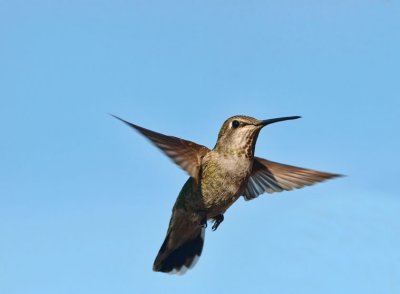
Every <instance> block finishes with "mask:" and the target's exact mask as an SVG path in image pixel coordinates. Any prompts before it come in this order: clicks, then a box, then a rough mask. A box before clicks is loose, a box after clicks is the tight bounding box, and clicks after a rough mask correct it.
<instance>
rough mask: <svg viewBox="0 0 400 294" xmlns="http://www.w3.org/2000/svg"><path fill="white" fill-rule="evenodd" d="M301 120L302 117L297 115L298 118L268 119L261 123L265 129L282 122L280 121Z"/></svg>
mask: <svg viewBox="0 0 400 294" xmlns="http://www.w3.org/2000/svg"><path fill="white" fill-rule="evenodd" d="M298 118H301V116H299V115H296V116H285V117H278V118H271V119H266V120H263V121H261V123H260V125H262V126H263V127H264V126H266V125H269V124H273V123H276V122H280V121H285V120H292V119H298Z"/></svg>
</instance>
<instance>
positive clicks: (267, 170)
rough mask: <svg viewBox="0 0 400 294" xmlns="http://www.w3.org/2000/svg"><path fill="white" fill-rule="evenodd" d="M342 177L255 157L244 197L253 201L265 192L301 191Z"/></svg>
mask: <svg viewBox="0 0 400 294" xmlns="http://www.w3.org/2000/svg"><path fill="white" fill-rule="evenodd" d="M340 176H341V175H339V174H332V173H326V172H320V171H316V170H311V169H306V168H301V167H296V166H291V165H286V164H282V163H278V162H273V161H269V160H266V159H263V158H259V157H255V158H254V163H253V170H252V172H251V175H250V178H249V181H248V183H247V186H246V188H245V190H244V193H243V196H244V198H245V199H246V200H251V199H254V198H256V197H257V196H259V195H261V194H263V193H265V192H267V193H274V192H281V191H288V190H292V189H299V188H302V187H304V186H310V185H313V184H315V183H318V182H322V181H325V180H328V179H331V178H336V177H340Z"/></svg>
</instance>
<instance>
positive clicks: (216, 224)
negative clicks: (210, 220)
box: [211, 214, 224, 231]
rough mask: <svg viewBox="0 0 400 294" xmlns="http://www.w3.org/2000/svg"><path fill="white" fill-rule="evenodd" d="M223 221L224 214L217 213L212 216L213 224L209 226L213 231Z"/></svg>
mask: <svg viewBox="0 0 400 294" xmlns="http://www.w3.org/2000/svg"><path fill="white" fill-rule="evenodd" d="M223 221H224V215H223V214H219V215H217V216H216V217H215V218H214V224H213V226H212V227H211V229H212V230H213V231H215V230H216V229H218V227H219V225H220V224H221V223H222V222H223Z"/></svg>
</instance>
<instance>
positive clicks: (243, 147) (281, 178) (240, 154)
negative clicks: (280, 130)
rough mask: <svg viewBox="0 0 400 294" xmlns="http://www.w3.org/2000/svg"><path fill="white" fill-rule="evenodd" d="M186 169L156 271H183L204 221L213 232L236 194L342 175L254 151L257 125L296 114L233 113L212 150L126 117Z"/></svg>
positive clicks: (250, 195) (193, 257)
mask: <svg viewBox="0 0 400 294" xmlns="http://www.w3.org/2000/svg"><path fill="white" fill-rule="evenodd" d="M114 117H115V118H117V119H119V120H121V121H123V122H124V123H126V124H127V125H129V126H130V127H132V128H134V129H135V130H137V131H138V132H139V133H141V134H142V135H144V136H145V137H147V138H148V139H149V140H150V141H151V142H153V143H154V144H155V145H156V146H157V147H158V148H160V149H161V150H162V151H163V152H164V153H165V154H166V155H168V156H169V157H170V158H171V159H172V160H173V161H174V162H175V163H176V164H177V165H179V166H180V167H181V168H182V169H183V170H185V171H186V172H187V173H188V174H189V176H190V177H189V179H188V180H187V181H186V183H185V184H184V185H183V187H182V190H181V191H180V193H179V195H178V198H177V199H176V202H175V204H174V206H173V209H172V216H171V219H170V222H169V226H168V230H167V236H166V237H165V240H164V242H163V244H162V245H161V248H160V250H159V252H158V255H157V257H156V259H155V261H154V265H153V270H154V271H157V272H166V273H168V272H172V273H184V272H185V271H186V270H187V269H188V268H191V267H193V266H194V264H195V262H196V261H197V259H198V258H199V257H200V255H201V252H202V249H203V244H204V235H205V229H206V227H207V221H208V220H211V221H212V222H213V226H212V230H213V231H215V230H216V229H217V228H218V226H219V225H220V224H221V222H222V221H223V220H224V213H225V211H226V210H227V209H228V208H229V207H230V206H231V205H232V204H233V203H234V202H235V201H236V200H237V199H238V198H239V197H240V196H243V197H244V199H245V200H252V199H254V198H256V197H257V196H259V195H261V194H263V193H265V192H267V193H274V192H281V191H288V190H292V189H298V188H302V187H304V186H309V185H312V184H314V183H317V182H322V181H324V180H327V179H331V178H335V177H338V176H340V175H339V174H333V173H327V172H320V171H315V170H311V169H305V168H301V167H296V166H290V165H286V164H281V163H277V162H273V161H269V160H266V159H263V158H260V157H255V156H254V149H255V145H256V141H257V137H258V134H259V133H260V131H261V129H262V128H263V127H265V126H267V125H269V124H272V123H275V122H280V121H285V120H292V119H298V118H300V116H289V117H280V118H274V119H267V120H258V119H255V118H252V117H249V116H244V115H236V116H233V117H231V118H228V119H227V120H226V121H225V122H224V124H223V125H222V127H221V130H220V132H219V134H218V140H217V143H216V144H215V146H214V148H213V149H212V150H210V149H208V148H207V147H205V146H203V145H199V144H196V143H194V142H191V141H187V140H183V139H180V138H177V137H172V136H167V135H163V134H160V133H157V132H154V131H151V130H148V129H145V128H142V127H140V126H138V125H135V124H132V123H130V122H127V121H125V120H123V119H121V118H119V117H117V116H114Z"/></svg>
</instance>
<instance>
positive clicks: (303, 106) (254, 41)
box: [0, 0, 400, 294]
mask: <svg viewBox="0 0 400 294" xmlns="http://www.w3.org/2000/svg"><path fill="white" fill-rule="evenodd" d="M399 15H400V4H399V2H398V1H383V0H366V1H365V0H364V1H361V0H350V1H349V0H346V1H345V0H339V1H317V0H308V1H305V0H304V1H303V0H302V1H294V0H292V1H289V0H280V1H215V0H214V1H152V0H146V1H144V0H143V1H124V0H114V1H94V0H79V1H61V0H60V1H44V0H37V1H19V0H15V1H4V0H2V1H0V83H1V87H0V134H1V141H0V159H1V162H0V292H1V293H5V294H6V293H7V294H14V293H30V294H33V293H40V294H44V293H161V292H162V291H163V292H167V293H247V292H249V293H252V292H264V293H400V250H399V248H400V235H399V231H400V198H399V192H398V189H399V188H398V187H397V184H396V183H398V182H399V164H400V160H399V155H398V152H399V150H400V139H399V125H400V124H399V123H400V110H399V109H400V99H399V93H400V80H399V79H400V78H399V77H400V57H399V56H400V55H399V52H400V17H399ZM108 113H113V114H116V115H119V116H121V117H123V118H125V119H127V120H130V121H132V122H134V123H137V124H139V125H142V126H144V127H147V128H150V129H153V130H156V131H159V132H162V133H166V134H171V135H175V136H178V137H182V138H185V139H188V140H193V141H195V142H198V143H200V144H204V145H206V146H208V147H213V146H214V144H215V140H216V136H217V133H218V131H219V128H220V126H221V124H222V123H223V121H224V120H225V119H226V118H228V117H230V116H232V115H235V114H245V115H250V116H254V117H257V118H260V119H266V118H272V117H279V116H288V115H301V116H303V118H302V119H301V120H296V121H290V122H284V123H280V124H274V125H271V126H269V127H268V128H265V129H264V130H263V131H262V133H261V135H260V136H259V139H258V144H257V148H256V153H257V155H259V156H262V157H265V158H268V159H271V160H275V161H279V162H284V163H287V164H292V165H298V166H303V167H308V168H313V169H319V170H326V171H331V172H337V173H342V174H346V175H347V177H345V178H340V179H338V180H334V181H329V182H327V183H324V184H319V185H316V186H313V187H308V188H305V189H301V190H297V191H292V192H286V193H281V194H273V195H264V196H260V197H259V198H258V199H257V200H254V201H250V202H245V201H243V200H242V199H240V200H239V201H237V202H236V203H235V205H233V206H232V207H231V209H230V210H229V211H228V212H227V213H226V215H225V222H224V223H223V224H222V225H221V226H220V228H219V229H218V230H217V231H216V232H211V231H210V230H207V233H206V244H205V248H204V251H203V255H202V257H201V259H200V260H199V262H198V264H197V266H196V267H195V268H194V269H193V270H191V271H189V272H188V273H186V275H184V276H170V275H165V274H160V273H154V272H152V271H151V267H152V263H153V260H154V258H155V255H156V253H157V251H158V249H159V247H160V245H161V243H162V241H163V238H164V234H165V232H166V229H167V225H168V221H169V217H170V211H171V208H172V205H173V203H174V201H175V197H176V196H177V194H178V192H179V190H180V188H181V186H182V184H183V183H184V181H185V180H186V178H187V175H186V174H185V173H184V172H183V171H182V170H180V169H179V168H178V167H177V166H175V165H174V164H173V163H171V162H170V161H169V160H168V159H167V158H166V157H165V156H164V155H162V154H161V153H160V152H159V151H158V150H157V149H156V148H155V147H153V146H151V145H150V144H149V142H147V141H146V140H145V139H144V138H142V137H141V136H140V135H139V134H137V133H135V132H134V131H133V130H131V129H129V128H128V127H126V126H125V125H123V124H121V123H120V122H118V121H117V120H115V119H113V118H112V117H110V116H109V115H108Z"/></svg>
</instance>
